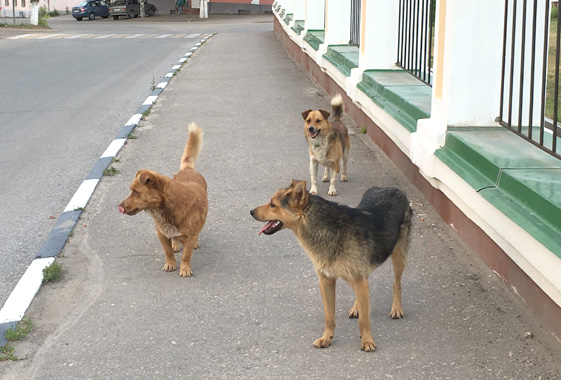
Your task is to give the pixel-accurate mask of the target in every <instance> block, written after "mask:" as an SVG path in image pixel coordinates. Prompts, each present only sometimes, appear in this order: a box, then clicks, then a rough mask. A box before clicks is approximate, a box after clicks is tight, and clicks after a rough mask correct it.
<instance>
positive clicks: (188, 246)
mask: <svg viewBox="0 0 561 380" xmlns="http://www.w3.org/2000/svg"><path fill="white" fill-rule="evenodd" d="M196 245H197V236H195V237H190V238H186V239H185V240H184V241H183V255H182V256H181V266H180V267H179V275H180V276H181V277H189V276H192V275H193V271H192V270H191V257H192V256H193V249H195V246H196Z"/></svg>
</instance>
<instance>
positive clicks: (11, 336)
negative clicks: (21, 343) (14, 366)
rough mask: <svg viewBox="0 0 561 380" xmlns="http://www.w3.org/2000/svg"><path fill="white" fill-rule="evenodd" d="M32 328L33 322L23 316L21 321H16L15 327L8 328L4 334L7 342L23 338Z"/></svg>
mask: <svg viewBox="0 0 561 380" xmlns="http://www.w3.org/2000/svg"><path fill="white" fill-rule="evenodd" d="M32 329H33V322H32V321H31V319H29V318H27V317H23V318H22V319H21V321H19V322H18V324H17V325H16V327H14V328H13V329H8V330H7V331H6V333H5V334H4V336H5V337H6V340H8V341H9V342H14V341H16V340H21V339H23V338H25V337H26V336H27V335H28V334H29V333H30V332H31V330H32Z"/></svg>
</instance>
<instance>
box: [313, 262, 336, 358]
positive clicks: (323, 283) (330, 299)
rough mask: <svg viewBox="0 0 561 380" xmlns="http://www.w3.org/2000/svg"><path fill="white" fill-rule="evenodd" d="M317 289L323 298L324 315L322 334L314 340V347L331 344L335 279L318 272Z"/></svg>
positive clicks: (333, 325)
mask: <svg viewBox="0 0 561 380" xmlns="http://www.w3.org/2000/svg"><path fill="white" fill-rule="evenodd" d="M318 277H319V289H320V290H321V298H322V300H323V313H324V315H325V331H324V332H323V336H322V337H321V338H318V339H316V340H315V342H314V347H315V348H325V347H329V346H330V345H331V340H332V339H333V334H334V332H335V284H336V281H337V279H336V278H331V277H325V276H324V275H322V274H319V273H318Z"/></svg>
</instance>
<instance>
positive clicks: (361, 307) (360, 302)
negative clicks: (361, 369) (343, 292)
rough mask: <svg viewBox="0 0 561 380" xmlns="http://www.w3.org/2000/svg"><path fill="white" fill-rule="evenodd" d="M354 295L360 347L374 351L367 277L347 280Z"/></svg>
mask: <svg viewBox="0 0 561 380" xmlns="http://www.w3.org/2000/svg"><path fill="white" fill-rule="evenodd" d="M349 283H350V285H351V286H352V287H353V290H354V291H355V295H356V304H357V309H358V328H359V330H360V349H361V350H364V351H374V350H375V349H376V344H375V343H374V338H372V330H371V329H370V290H369V288H368V277H359V278H356V279H353V280H352V281H350V282H349Z"/></svg>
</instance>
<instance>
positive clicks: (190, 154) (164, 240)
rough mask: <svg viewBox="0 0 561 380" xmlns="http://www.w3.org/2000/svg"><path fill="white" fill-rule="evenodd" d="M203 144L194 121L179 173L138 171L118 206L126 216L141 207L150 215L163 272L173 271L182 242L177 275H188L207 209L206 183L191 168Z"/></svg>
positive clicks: (200, 131) (137, 211) (136, 212)
mask: <svg viewBox="0 0 561 380" xmlns="http://www.w3.org/2000/svg"><path fill="white" fill-rule="evenodd" d="M202 146H203V131H202V130H201V129H200V128H199V126H197V125H196V124H195V123H191V124H190V125H189V139H188V140H187V145H186V146H185V150H184V152H183V155H182V157H181V164H180V166H179V172H177V174H176V175H174V176H173V179H171V178H169V177H166V176H164V175H161V174H158V173H156V172H153V171H151V170H139V171H138V172H137V173H136V178H135V179H134V180H133V181H132V183H131V185H130V189H131V193H130V194H129V196H128V197H126V198H125V199H124V200H123V201H122V202H121V203H120V204H119V206H118V208H119V211H120V212H121V213H123V214H126V215H136V214H138V213H139V212H140V211H142V210H145V211H146V212H147V213H149V214H150V215H151V216H152V218H154V223H155V225H156V232H157V233H158V239H159V240H160V243H161V244H162V246H163V247H164V252H165V254H166V264H165V265H164V271H166V272H171V271H174V270H175V269H176V268H177V266H176V261H175V256H174V252H178V251H179V250H180V248H181V244H183V255H182V256H181V266H180V268H179V275H180V276H181V277H188V276H191V275H192V274H193V272H192V271H191V256H192V255H193V249H194V248H198V247H199V242H198V238H199V233H200V232H201V230H202V228H203V226H204V224H205V221H206V215H207V211H208V199H207V190H206V188H207V184H206V181H205V179H204V177H203V176H202V175H201V174H199V173H198V172H197V171H196V170H195V162H196V161H197V157H198V155H199V152H200V151H201V148H202Z"/></svg>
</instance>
